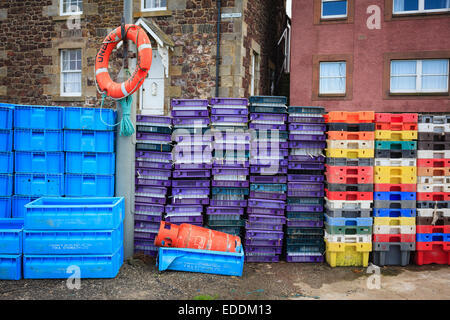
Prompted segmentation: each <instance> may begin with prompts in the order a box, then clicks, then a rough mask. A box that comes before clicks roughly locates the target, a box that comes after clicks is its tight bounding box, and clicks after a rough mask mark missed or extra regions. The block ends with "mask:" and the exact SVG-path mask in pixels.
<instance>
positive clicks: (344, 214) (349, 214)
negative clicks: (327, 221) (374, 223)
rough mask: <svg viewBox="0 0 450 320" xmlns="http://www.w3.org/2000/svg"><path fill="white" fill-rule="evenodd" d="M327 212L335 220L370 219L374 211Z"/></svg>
mask: <svg viewBox="0 0 450 320" xmlns="http://www.w3.org/2000/svg"><path fill="white" fill-rule="evenodd" d="M326 212H327V214H328V215H329V216H330V217H333V218H370V216H371V214H372V209H362V210H345V209H334V210H329V209H327V210H326Z"/></svg>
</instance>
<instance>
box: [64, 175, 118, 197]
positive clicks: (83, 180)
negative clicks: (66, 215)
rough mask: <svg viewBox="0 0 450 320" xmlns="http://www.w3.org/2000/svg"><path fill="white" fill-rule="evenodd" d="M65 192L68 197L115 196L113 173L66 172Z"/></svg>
mask: <svg viewBox="0 0 450 320" xmlns="http://www.w3.org/2000/svg"><path fill="white" fill-rule="evenodd" d="M65 185H66V189H65V194H66V196H68V197H113V196H114V176H113V175H86V174H84V175H81V174H66V181H65Z"/></svg>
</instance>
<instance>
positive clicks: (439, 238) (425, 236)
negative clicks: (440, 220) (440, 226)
mask: <svg viewBox="0 0 450 320" xmlns="http://www.w3.org/2000/svg"><path fill="white" fill-rule="evenodd" d="M416 237H417V239H416V241H417V242H450V234H449V233H418V234H417V235H416Z"/></svg>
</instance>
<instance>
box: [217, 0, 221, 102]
mask: <svg viewBox="0 0 450 320" xmlns="http://www.w3.org/2000/svg"><path fill="white" fill-rule="evenodd" d="M216 2H217V49H216V97H218V96H219V75H220V23H221V21H222V18H221V15H222V14H221V11H222V10H221V9H222V2H221V0H216Z"/></svg>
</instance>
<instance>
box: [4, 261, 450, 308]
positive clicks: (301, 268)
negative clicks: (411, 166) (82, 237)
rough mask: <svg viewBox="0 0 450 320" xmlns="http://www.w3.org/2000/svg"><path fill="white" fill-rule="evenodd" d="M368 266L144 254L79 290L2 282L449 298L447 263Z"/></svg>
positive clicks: (118, 292)
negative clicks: (163, 265) (206, 261)
mask: <svg viewBox="0 0 450 320" xmlns="http://www.w3.org/2000/svg"><path fill="white" fill-rule="evenodd" d="M366 271H367V270H366V268H359V267H349V268H330V267H329V266H328V265H327V264H289V263H286V262H281V263H275V264H245V266H244V275H243V276H242V277H241V278H239V277H225V276H216V275H207V274H195V273H185V272H159V271H157V269H156V267H155V260H154V259H153V258H141V259H131V260H128V261H126V262H125V263H124V265H123V266H122V268H121V270H120V273H119V275H118V276H117V278H116V279H104V280H81V288H80V289H79V290H69V289H68V288H67V286H66V280H21V281H0V300H9V299H14V300H29V299H49V300H52V299H64V300H70V299H86V300H93V299H100V300H102V299H124V300H128V299H132V300H135V299H148V300H180V299H183V300H192V299H217V300H247V299H249V300H262V299H264V300H286V299H290V300H302V299H310V300H316V299H370V300H374V299H436V300H438V299H450V268H449V267H448V266H439V265H428V266H420V267H419V266H414V265H412V266H408V267H384V268H381V276H380V277H379V281H378V280H377V278H376V276H373V275H372V274H368V273H367V272H366ZM368 283H369V285H368ZM377 284H379V285H380V289H376V287H377ZM371 288H372V289H371Z"/></svg>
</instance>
